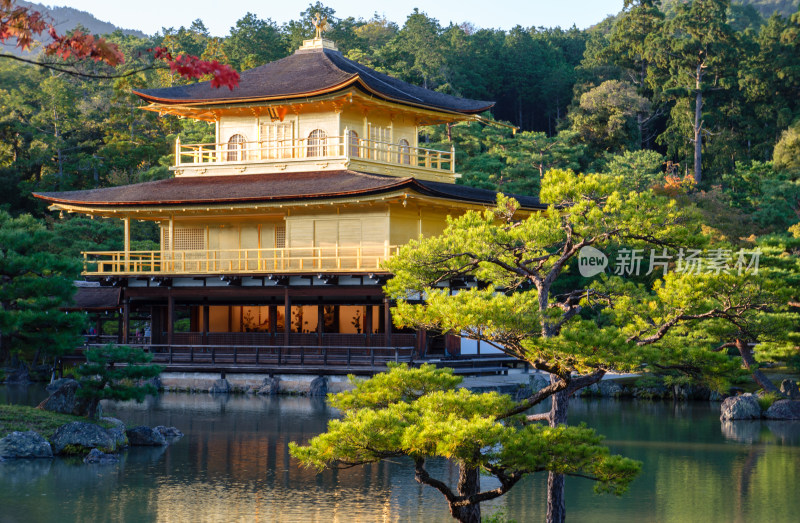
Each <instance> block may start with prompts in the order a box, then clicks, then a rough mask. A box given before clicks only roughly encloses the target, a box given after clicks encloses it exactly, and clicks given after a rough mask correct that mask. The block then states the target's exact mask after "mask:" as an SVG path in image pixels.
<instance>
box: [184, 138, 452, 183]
mask: <svg viewBox="0 0 800 523" xmlns="http://www.w3.org/2000/svg"><path fill="white" fill-rule="evenodd" d="M334 158H350V159H362V160H367V161H375V162H381V163H388V164H394V165H400V166H403V165H406V166H409V167H422V168H426V169H432V170H434V171H440V172H449V173H451V174H452V173H455V172H456V164H455V151H454V149H453V148H452V147H451V148H450V151H439V150H436V149H425V148H422V147H412V146H411V145H404V144H398V143H389V142H382V141H375V140H368V139H363V138H357V137H352V136H351V137H350V138H349V139H348V138H347V133H346V132H345V134H344V135H342V136H328V137H326V138H321V139H320V138H316V139H315V138H294V139H287V140H271V141H262V142H238V143H195V144H183V143H181V141H180V138H178V139H177V140H176V141H175V166H176V167H201V166H206V165H227V164H234V165H236V164H248V163H259V162H261V163H263V162H270V163H283V162H290V161H295V160H326V159H334Z"/></svg>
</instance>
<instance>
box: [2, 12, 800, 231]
mask: <svg viewBox="0 0 800 523" xmlns="http://www.w3.org/2000/svg"><path fill="white" fill-rule="evenodd" d="M664 4H665V5H664V6H662V5H661V4H660V3H659V2H657V1H653V0H629V1H626V6H625V8H624V10H623V11H622V12H620V13H619V14H618V15H616V16H614V17H609V18H607V19H606V20H603V21H601V22H600V23H598V24H597V25H595V26H594V27H591V28H589V29H587V30H578V29H576V28H571V29H566V30H565V29H560V28H542V27H527V28H526V27H522V26H517V27H515V28H513V29H511V30H509V31H503V30H495V29H478V28H476V27H475V26H473V25H471V24H469V23H464V24H461V25H450V26H446V27H445V26H442V25H441V24H440V23H439V22H438V21H437V20H435V19H432V18H430V17H428V16H427V15H426V14H425V13H422V12H419V11H417V10H414V11H413V12H412V13H411V14H410V15H409V16H408V18H407V20H406V22H405V23H404V24H403V25H402V26H398V25H397V24H395V23H393V22H390V21H387V20H386V19H384V18H381V17H379V16H377V15H376V16H374V17H373V18H370V19H358V20H356V19H354V18H344V19H341V18H337V17H336V13H335V12H334V11H333V10H332V9H330V8H327V7H325V6H324V5H322V4H320V3H317V4H316V5H313V6H312V5H309V7H308V9H306V10H305V11H304V12H302V13H300V17H299V18H298V19H296V20H293V21H290V22H289V23H286V24H284V25H282V26H279V25H278V24H276V23H275V22H273V21H272V20H270V19H260V18H258V17H257V16H255V15H253V14H250V13H248V14H246V15H245V16H244V17H242V18H241V19H240V20H239V21H238V22H236V25H235V26H234V27H232V28H231V30H230V34H229V35H228V36H227V37H224V38H217V37H212V36H210V35H209V32H208V30H207V29H206V28H205V26H204V25H203V22H202V21H201V20H200V19H198V20H195V21H194V22H192V23H191V25H190V26H189V27H188V28H187V27H181V28H179V29H174V28H169V29H166V28H165V29H163V30H162V31H161V32H160V33H159V34H157V35H156V36H154V37H152V38H147V39H143V38H137V37H135V36H129V35H123V34H122V33H121V32H117V33H115V34H113V35H110V37H109V39H110V40H111V41H113V42H116V43H117V44H118V45H119V46H120V48H121V49H122V50H123V51H124V52H125V54H126V55H127V57H128V60H127V61H126V63H125V64H124V65H123V66H121V67H119V68H117V70H116V71H108V70H105V69H108V68H107V67H105V66H102V65H97V64H94V63H91V62H87V63H85V64H81V65H80V66H79V67H81V68H82V70H83V71H84V72H87V73H94V74H104V73H105V74H107V73H109V72H112V73H113V74H115V75H117V76H121V75H125V74H126V73H127V72H133V71H136V70H138V69H141V68H142V66H143V65H149V62H148V61H147V59H146V57H147V56H149V55H148V53H147V52H146V50H147V49H150V48H153V47H155V46H164V47H167V48H168V49H169V50H170V51H172V53H173V55H177V54H179V53H189V54H193V55H197V56H200V57H202V58H205V59H217V60H219V61H220V62H223V63H229V64H231V65H232V66H233V67H234V68H236V69H237V70H244V69H247V68H251V67H255V66H258V65H261V64H263V63H266V62H268V61H272V60H276V59H279V58H281V57H283V56H286V55H288V54H290V53H291V52H293V51H294V50H295V49H297V48H298V47H299V45H300V42H301V40H302V39H304V38H307V37H309V36H310V35H311V34H312V32H313V27H312V24H311V21H310V19H311V17H312V15H313V14H314V13H316V12H322V13H323V14H327V15H328V19H329V21H330V22H331V28H330V30H329V32H328V33H327V35H326V36H327V37H328V38H330V39H332V40H334V41H335V42H336V43H337V45H338V46H339V48H340V49H341V50H342V52H343V53H344V54H345V55H346V56H348V57H349V58H351V59H353V60H356V61H359V62H361V63H364V64H366V65H369V66H371V67H373V68H375V69H377V70H379V71H383V72H386V73H388V74H391V75H393V76H396V77H398V78H401V79H403V80H406V81H409V82H413V83H416V84H419V85H424V86H426V87H428V88H431V89H436V90H438V91H443V92H447V93H451V94H455V95H459V96H464V97H469V98H476V99H483V100H493V101H496V102H497V104H496V106H495V107H494V108H493V109H492V114H491V115H487V116H490V117H491V118H494V119H496V120H499V121H506V122H510V123H511V124H513V125H514V126H517V127H518V128H519V131H518V132H517V133H516V134H512V132H511V130H510V129H507V128H503V127H495V126H485V125H481V124H477V123H472V124H459V125H456V126H452V127H450V128H431V129H429V130H427V131H426V132H425V134H424V136H423V137H422V138H423V140H425V141H427V142H429V144H430V146H432V147H436V146H437V145H442V146H445V147H446V148H448V149H449V145H450V144H449V143H446V142H454V143H455V146H456V150H457V151H458V165H459V171H460V172H462V173H463V174H464V178H463V179H462V183H465V184H470V185H476V186H480V187H486V188H495V189H503V190H505V191H510V192H517V193H528V194H535V193H536V191H537V189H538V185H539V180H540V178H541V176H542V174H543V173H544V172H545V171H546V170H548V169H550V168H553V167H559V168H572V169H575V170H579V171H581V172H608V173H614V174H623V175H626V176H627V177H628V178H629V179H630V183H631V187H632V188H636V187H639V188H644V187H648V186H656V185H662V186H663V185H665V184H666V185H669V184H670V182H668V181H667V180H666V179H665V176H666V175H672V177H671V178H670V179H671V180H672V185H680V183H676V182H675V180H676V179H677V178H680V179H681V181H682V179H683V178H684V177H685V176H686V175H687V174H690V175H693V176H694V177H695V178H696V179H697V180H698V181H699V185H697V186H695V187H693V188H692V190H691V191H689V192H690V195H689V197H690V198H693V199H695V200H698V201H699V203H700V204H701V205H704V206H706V207H721V209H717V208H714V209H712V210H711V211H710V212H713V213H715V214H717V215H719V214H722V215H724V216H726V217H727V218H728V219H730V220H731V221H733V222H742V224H743V225H744V226H745V228H748V229H749V230H751V233H753V232H754V233H763V232H773V231H785V230H786V228H787V227H789V226H791V225H792V224H793V223H795V222H797V221H798V206H800V189H799V188H798V182H797V173H798V171H800V159H798V157H800V153H799V151H800V123H798V120H799V119H800V13H795V14H793V15H791V16H789V17H785V16H782V15H780V14H775V15H773V16H771V17H770V18H766V19H765V18H764V17H763V16H762V14H761V13H762V12H764V11H765V9H767V8H769V7H770V5H769V4H774V5H772V6H771V7H772V8H773V9H774V8H779V9H783V11H786V10H787V6H785V5H783V4H787V2H783V3H782V4H781V5H777V4H775V3H774V2H772V3H770V2H755V3H754V5H747V6H742V5H739V4H736V5H733V6H731V5H729V2H728V1H726V0H705V1H702V2H693V3H681V2H671V1H670V2H664ZM765 5H766V7H765ZM754 6H755V7H754ZM756 7H758V8H759V9H760V10H761V11H760V12H759V10H758V9H756ZM48 60H53V59H52V58H48ZM182 81H185V80H182V79H180V78H179V77H177V76H175V75H173V74H170V72H169V70H168V69H157V68H151V69H148V70H146V71H143V72H138V73H135V74H131V75H130V76H122V77H120V78H114V79H97V78H82V77H78V76H71V75H67V74H63V73H57V72H53V71H49V70H46V69H42V68H37V67H32V66H29V65H25V64H20V63H18V62H16V61H12V60H8V59H0V108H1V109H0V185H2V186H3V187H4V188H6V190H5V191H3V194H2V196H0V207H2V208H4V209H6V210H7V211H9V212H10V213H12V214H14V215H16V214H19V213H22V212H31V213H33V214H34V215H37V216H43V215H44V209H43V207H42V205H41V204H39V203H37V202H35V201H33V200H32V199H31V198H30V193H31V192H33V191H47V190H70V189H83V188H91V187H96V186H108V185H118V184H127V183H133V182H138V181H146V180H151V179H155V178H160V177H166V176H169V171H168V170H167V167H168V166H169V165H170V163H171V162H172V158H171V156H170V152H171V149H172V142H173V140H174V138H175V136H176V135H180V136H181V138H182V140H185V141H189V142H197V141H202V140H205V139H206V138H209V137H211V136H213V128H212V127H210V126H208V125H206V124H205V123H197V122H192V121H187V120H178V119H176V118H173V117H163V118H159V117H157V116H155V115H153V114H152V113H148V112H145V111H140V110H137V108H138V107H139V106H141V105H142V103H143V102H141V101H140V100H139V99H138V98H136V97H134V96H132V95H131V94H130V90H131V89H132V88H145V87H161V86H168V85H175V84H176V83H179V82H182ZM698 101H700V110H699V111H696V110H695V109H696V108H697V107H698ZM696 143H699V146H698V147H697V148H696V147H695V144H696ZM695 161H697V162H698V164H697V172H695V170H696V166H695ZM684 192H685V191H684ZM731 214H733V215H735V216H730V215H731ZM736 232H737V233H738V232H740V231H736Z"/></svg>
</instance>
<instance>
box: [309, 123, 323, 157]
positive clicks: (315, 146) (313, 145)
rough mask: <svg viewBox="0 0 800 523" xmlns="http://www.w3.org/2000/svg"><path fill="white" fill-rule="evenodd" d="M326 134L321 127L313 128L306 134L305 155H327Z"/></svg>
mask: <svg viewBox="0 0 800 523" xmlns="http://www.w3.org/2000/svg"><path fill="white" fill-rule="evenodd" d="M327 138H328V135H327V134H325V131H323V130H322V129H314V130H313V131H311V132H310V133H309V135H308V152H307V153H306V156H327V155H328V148H327V146H326V143H327Z"/></svg>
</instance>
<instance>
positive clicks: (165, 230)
mask: <svg viewBox="0 0 800 523" xmlns="http://www.w3.org/2000/svg"><path fill="white" fill-rule="evenodd" d="M161 248H162V249H163V250H165V251H168V250H169V227H162V228H161Z"/></svg>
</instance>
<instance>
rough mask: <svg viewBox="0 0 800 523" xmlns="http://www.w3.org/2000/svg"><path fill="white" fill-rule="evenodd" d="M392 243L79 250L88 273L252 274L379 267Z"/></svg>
mask: <svg viewBox="0 0 800 523" xmlns="http://www.w3.org/2000/svg"><path fill="white" fill-rule="evenodd" d="M398 249H399V247H398V246H395V245H374V246H369V245H367V246H361V245H357V246H341V245H338V244H337V245H331V246H326V247H287V248H283V249H210V250H185V251H128V252H125V251H90V252H84V253H83V262H84V263H83V272H84V274H87V275H115V274H146V275H172V274H254V273H271V272H279V273H302V272H308V271H318V270H326V271H333V272H361V271H365V270H379V269H380V267H381V264H382V263H383V262H384V261H385V260H387V259H389V258H390V257H391V256H394V255H395V254H397V251H398Z"/></svg>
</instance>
